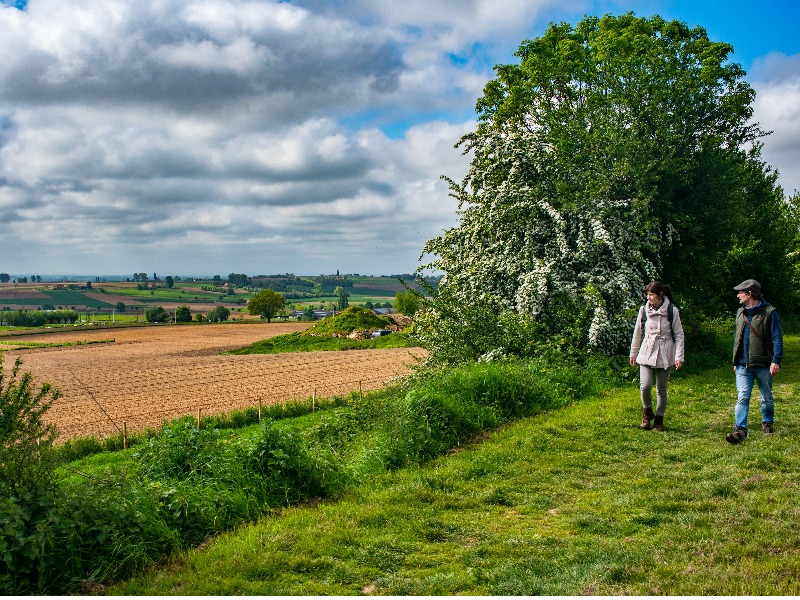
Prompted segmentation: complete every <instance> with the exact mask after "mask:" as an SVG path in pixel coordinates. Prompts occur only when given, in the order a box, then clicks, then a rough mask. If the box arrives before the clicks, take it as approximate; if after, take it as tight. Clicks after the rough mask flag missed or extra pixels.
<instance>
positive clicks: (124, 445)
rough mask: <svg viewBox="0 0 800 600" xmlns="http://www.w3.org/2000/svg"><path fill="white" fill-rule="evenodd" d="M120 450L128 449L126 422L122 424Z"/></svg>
mask: <svg viewBox="0 0 800 600" xmlns="http://www.w3.org/2000/svg"><path fill="white" fill-rule="evenodd" d="M122 449H123V450H127V449H128V422H127V421H123V422H122Z"/></svg>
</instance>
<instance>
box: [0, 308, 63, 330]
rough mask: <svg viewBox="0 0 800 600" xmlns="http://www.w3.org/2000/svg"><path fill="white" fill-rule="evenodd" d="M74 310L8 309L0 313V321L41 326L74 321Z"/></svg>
mask: <svg viewBox="0 0 800 600" xmlns="http://www.w3.org/2000/svg"><path fill="white" fill-rule="evenodd" d="M77 320H78V312H77V311H75V310H48V311H41V310H8V311H2V312H1V313H0V321H3V322H4V323H6V324H7V325H14V326H15V327H41V326H42V325H47V324H54V323H75V322H76V321H77Z"/></svg>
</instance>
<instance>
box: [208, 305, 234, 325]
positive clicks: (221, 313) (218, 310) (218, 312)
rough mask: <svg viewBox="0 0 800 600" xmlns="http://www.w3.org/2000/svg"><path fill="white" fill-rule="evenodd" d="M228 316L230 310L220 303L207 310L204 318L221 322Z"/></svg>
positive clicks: (213, 321) (212, 321)
mask: <svg viewBox="0 0 800 600" xmlns="http://www.w3.org/2000/svg"><path fill="white" fill-rule="evenodd" d="M230 316H231V311H230V310H229V309H228V308H227V307H225V306H222V305H221V304H220V305H219V306H215V307H214V308H213V309H211V310H210V311H209V312H208V314H207V315H206V320H207V321H209V322H210V323H222V322H223V321H227V320H228V317H230Z"/></svg>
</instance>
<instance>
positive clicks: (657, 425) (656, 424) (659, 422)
mask: <svg viewBox="0 0 800 600" xmlns="http://www.w3.org/2000/svg"><path fill="white" fill-rule="evenodd" d="M653 431H664V415H656V420H655V421H653Z"/></svg>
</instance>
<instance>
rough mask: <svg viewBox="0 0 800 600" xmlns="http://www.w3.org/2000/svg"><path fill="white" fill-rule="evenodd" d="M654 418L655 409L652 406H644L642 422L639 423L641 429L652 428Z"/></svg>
mask: <svg viewBox="0 0 800 600" xmlns="http://www.w3.org/2000/svg"><path fill="white" fill-rule="evenodd" d="M652 420H653V409H652V408H643V409H642V424H641V425H639V429H650V421H652Z"/></svg>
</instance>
